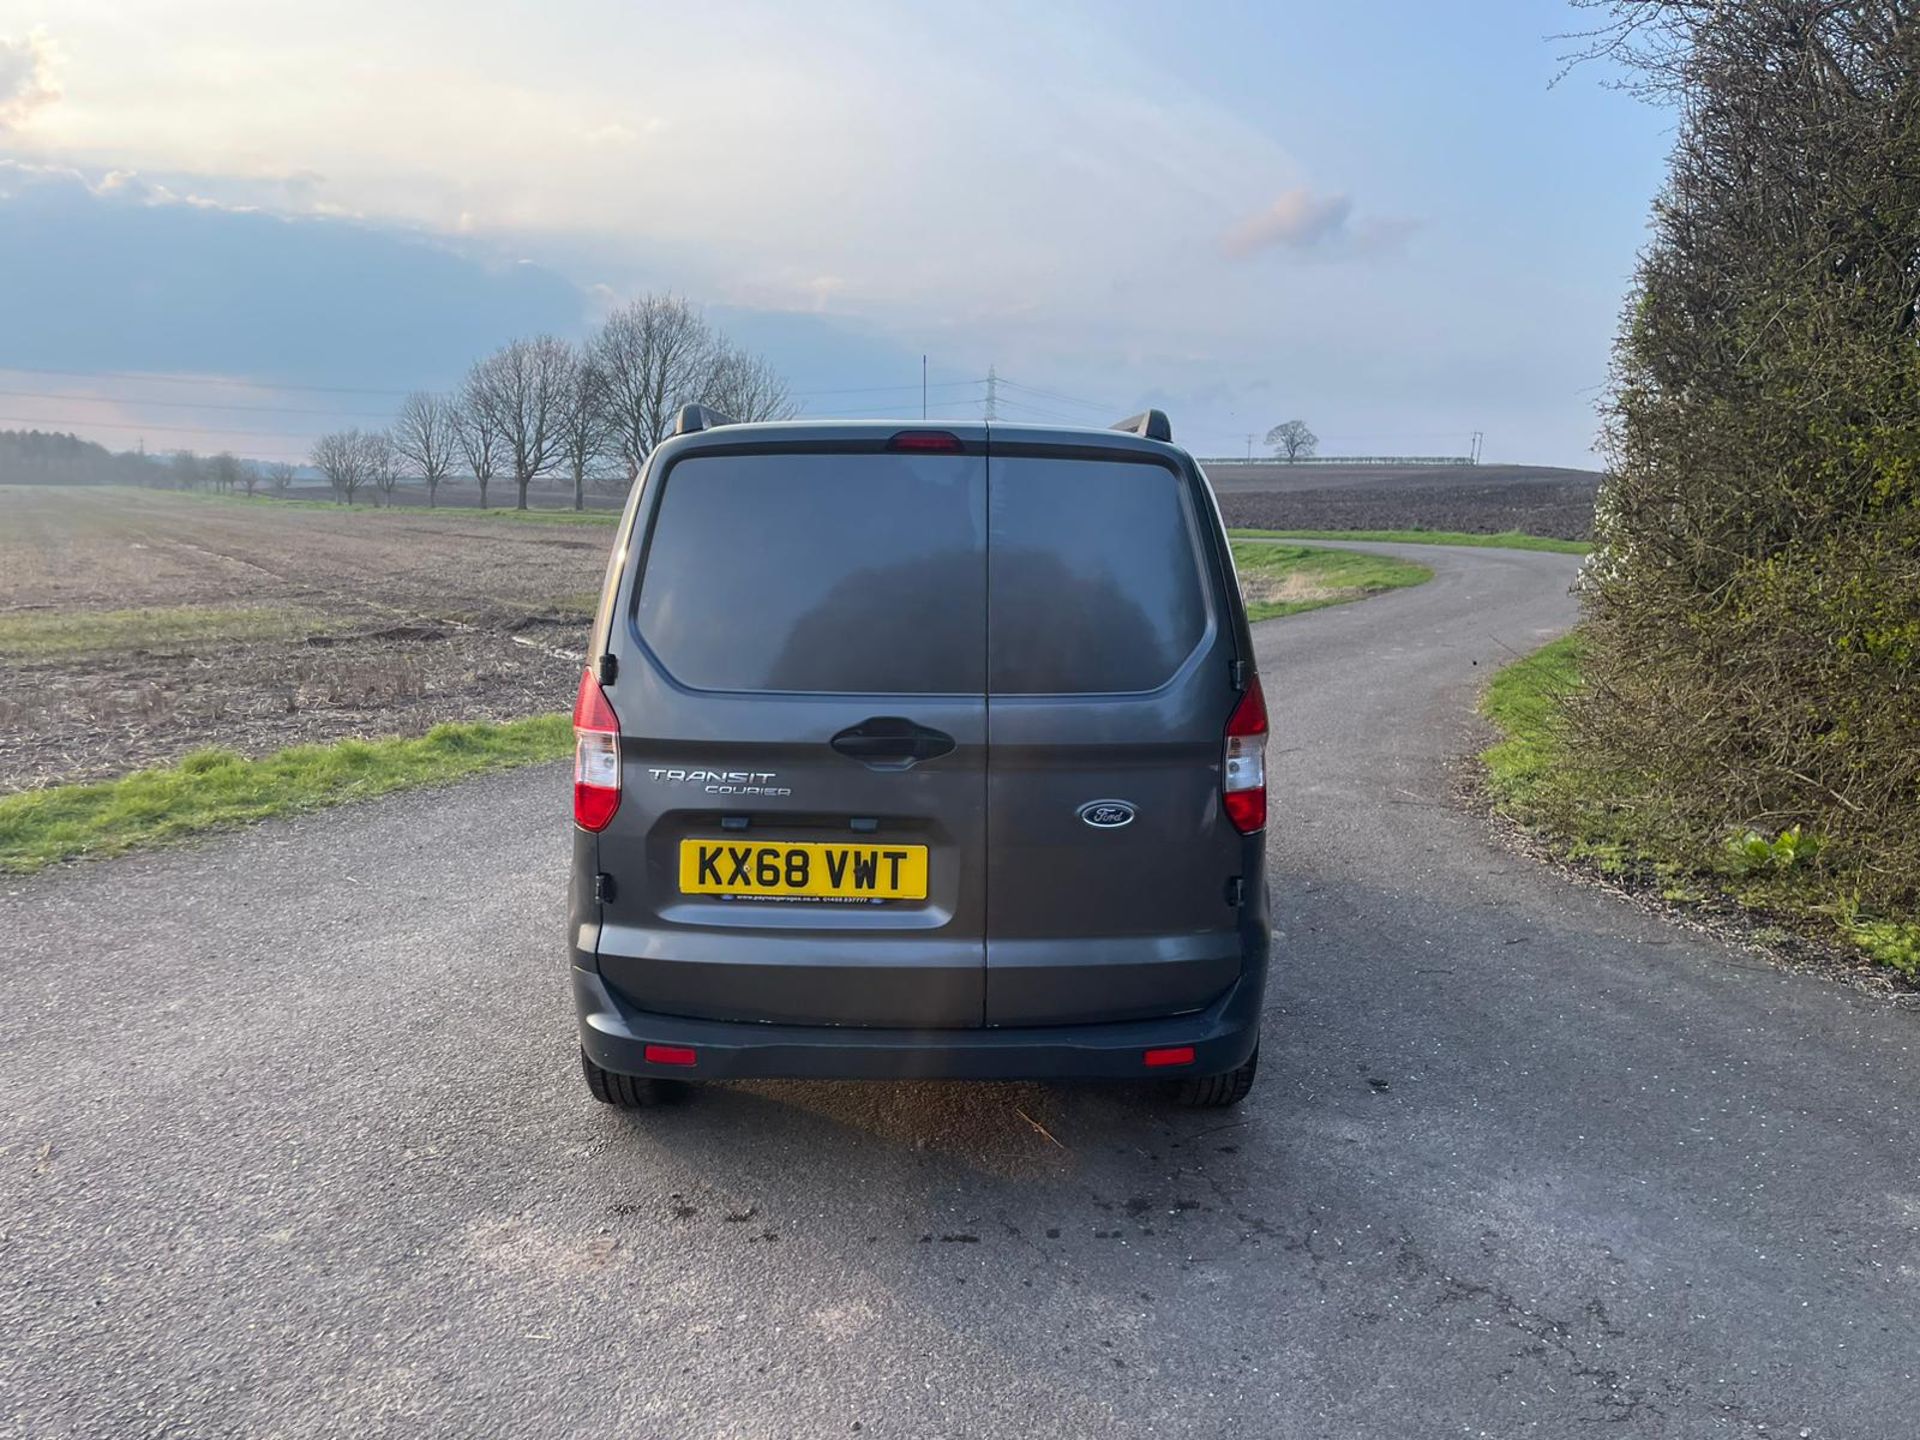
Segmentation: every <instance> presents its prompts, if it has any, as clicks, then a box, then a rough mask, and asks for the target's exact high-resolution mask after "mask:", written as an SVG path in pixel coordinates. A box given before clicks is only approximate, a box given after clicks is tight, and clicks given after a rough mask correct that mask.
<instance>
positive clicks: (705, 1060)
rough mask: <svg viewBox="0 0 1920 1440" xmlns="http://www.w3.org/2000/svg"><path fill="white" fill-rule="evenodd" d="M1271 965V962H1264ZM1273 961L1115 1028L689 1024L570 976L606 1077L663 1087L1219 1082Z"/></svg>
mask: <svg viewBox="0 0 1920 1440" xmlns="http://www.w3.org/2000/svg"><path fill="white" fill-rule="evenodd" d="M1259 958H1260V960H1261V961H1262V962H1264V960H1265V957H1264V956H1261V957H1259ZM1265 988H1266V966H1265V964H1264V963H1256V964H1253V965H1250V966H1249V967H1248V969H1247V972H1246V973H1245V974H1244V975H1243V976H1242V977H1241V978H1240V979H1239V980H1238V981H1236V982H1235V983H1234V985H1233V987H1232V988H1231V989H1229V990H1228V991H1227V993H1226V994H1224V995H1222V996H1221V997H1220V998H1219V999H1217V1000H1215V1001H1214V1002H1213V1003H1212V1004H1211V1005H1209V1006H1207V1007H1206V1008H1205V1009H1203V1010H1197V1011H1194V1012H1192V1013H1190V1014H1186V1015H1173V1016H1168V1017H1166V1018H1164V1019H1156V1020H1129V1021H1123V1022H1119V1023H1115V1024H1107V1025H1053V1026H1044V1027H1035V1028H1030V1029H1028V1028H1021V1029H1014V1028H994V1029H979V1030H886V1029H873V1028H867V1027H864V1026H852V1025H846V1026H839V1025H767V1024H755V1023H744V1024H743V1023H733V1022H727V1021H719V1020H689V1019H684V1018H682V1017H680V1016H674V1015H655V1014H652V1013H649V1012H647V1011H644V1010H636V1009H634V1008H632V1007H631V1006H629V1005H627V1004H625V1003H624V1002H622V1001H620V1000H618V999H616V998H615V997H614V995H613V994H612V992H611V991H609V990H608V988H607V986H606V983H605V981H603V980H602V979H601V978H600V976H599V975H598V974H597V973H596V972H594V971H592V970H584V969H581V968H580V967H578V966H575V967H574V970H573V998H574V1005H575V1007H576V1008H577V1009H578V1011H579V1015H580V1043H581V1046H582V1047H583V1048H584V1049H585V1050H586V1052H587V1057H588V1058H589V1059H590V1060H592V1061H593V1063H594V1064H596V1065H598V1066H599V1067H600V1068H601V1069H603V1070H612V1071H615V1072H617V1073H620V1074H625V1075H647V1076H654V1077H657V1078H659V1079H663V1080H744V1079H773V1078H786V1079H819V1080H826V1079H837V1080H904V1079H928V1080H932V1079H945V1080H1145V1079H1156V1078H1158V1079H1178V1078H1180V1077H1182V1076H1190V1075H1220V1074H1224V1073H1225V1072H1227V1071H1229V1070H1233V1069H1236V1068H1237V1067H1238V1066H1240V1065H1241V1064H1243V1063H1244V1062H1245V1061H1246V1059H1247V1057H1248V1056H1249V1055H1251V1054H1252V1053H1253V1048H1254V1046H1255V1044H1257V1043H1258V1041H1259V1038H1260V1009H1261V1001H1262V998H1263V994H1264V991H1265ZM648 1045H672V1046H676V1047H683V1048H688V1049H691V1050H693V1051H694V1052H695V1054H696V1056H697V1057H698V1058H697V1060H696V1062H695V1063H694V1064H693V1065H690V1066H688V1065H654V1064H650V1063H648V1061H647V1060H646V1058H645V1048H646V1047H647V1046H648ZM1183 1045H1191V1046H1192V1047H1193V1053H1194V1058H1193V1063H1192V1064H1191V1065H1182V1066H1178V1067H1169V1068H1156V1069H1148V1068H1147V1067H1146V1065H1145V1063H1144V1061H1143V1059H1142V1056H1143V1055H1144V1053H1145V1052H1146V1051H1148V1050H1153V1049H1161V1048H1165V1047H1170V1046H1183Z"/></svg>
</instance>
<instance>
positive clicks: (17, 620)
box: [0, 605, 326, 660]
mask: <svg viewBox="0 0 1920 1440" xmlns="http://www.w3.org/2000/svg"><path fill="white" fill-rule="evenodd" d="M325 624H326V622H325V618H324V617H323V616H321V615H319V614H316V613H315V612H313V611H311V610H305V609H301V608H299V607H295V606H271V607H269V606H230V605H173V606H159V607H154V608H149V609H144V610H22V611H15V612H12V613H9V614H0V660H46V659H53V658H57V657H61V656H68V655H90V654H95V653H98V652H100V651H103V650H113V651H126V650H163V649H171V648H174V647H179V646H193V645H203V644H206V643H208V642H210V641H222V640H283V639H286V638H288V637H289V636H294V635H311V634H314V633H316V632H317V631H319V630H321V629H323V628H324V627H325Z"/></svg>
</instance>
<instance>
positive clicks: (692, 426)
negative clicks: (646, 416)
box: [667, 405, 733, 440]
mask: <svg viewBox="0 0 1920 1440" xmlns="http://www.w3.org/2000/svg"><path fill="white" fill-rule="evenodd" d="M731 424H733V420H732V419H731V417H729V416H726V415H722V414H721V413H720V412H719V411H718V410H716V409H714V408H713V407H712V406H711V405H682V406H681V407H680V413H679V414H678V415H676V416H674V417H673V429H671V430H669V431H668V432H667V438H668V439H669V440H671V439H672V438H673V437H674V436H675V435H694V434H698V433H699V432H700V431H702V430H712V429H715V428H716V427H718V426H721V425H731Z"/></svg>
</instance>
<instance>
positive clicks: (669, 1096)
mask: <svg viewBox="0 0 1920 1440" xmlns="http://www.w3.org/2000/svg"><path fill="white" fill-rule="evenodd" d="M580 1071H581V1073H582V1074H584V1075H585V1076H586V1077H587V1090H588V1091H589V1092H590V1093H591V1094H592V1096H593V1098H594V1099H596V1100H598V1101H599V1102H600V1103H601V1104H602V1105H611V1106H613V1108H614V1109H616V1110H648V1109H651V1108H652V1107H653V1106H655V1105H666V1104H669V1103H671V1102H672V1101H674V1100H676V1099H678V1098H679V1097H680V1095H681V1094H682V1093H683V1092H684V1091H685V1089H686V1087H685V1086H683V1085H678V1084H675V1083H674V1082H673V1081H671V1080H651V1079H648V1078H647V1077H646V1076H644V1075H621V1074H619V1073H617V1072H615V1071H612V1070H602V1069H601V1068H600V1067H599V1066H598V1065H596V1064H594V1063H593V1061H591V1060H589V1059H588V1058H587V1052H586V1051H585V1050H582V1051H581V1052H580Z"/></svg>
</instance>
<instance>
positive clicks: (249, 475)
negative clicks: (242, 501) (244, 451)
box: [239, 460, 260, 500]
mask: <svg viewBox="0 0 1920 1440" xmlns="http://www.w3.org/2000/svg"><path fill="white" fill-rule="evenodd" d="M239 479H240V488H241V489H242V490H244V491H246V492H247V498H248V499H249V500H251V499H252V498H253V492H254V491H256V490H258V489H259V488H260V462H259V461H258V460H242V461H241V462H240V475H239Z"/></svg>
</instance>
